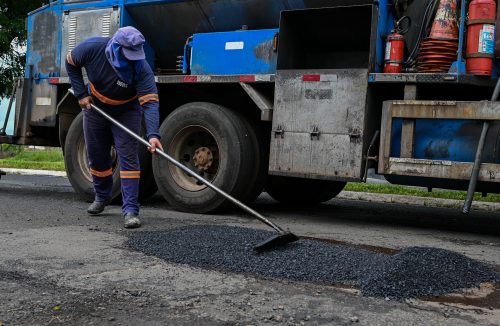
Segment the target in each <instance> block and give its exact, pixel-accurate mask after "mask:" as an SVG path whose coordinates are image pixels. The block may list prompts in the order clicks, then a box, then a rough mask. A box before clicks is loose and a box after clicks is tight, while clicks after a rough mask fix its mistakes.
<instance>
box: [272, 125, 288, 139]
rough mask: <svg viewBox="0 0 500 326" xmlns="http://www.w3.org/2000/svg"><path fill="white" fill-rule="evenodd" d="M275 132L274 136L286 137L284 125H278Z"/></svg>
mask: <svg viewBox="0 0 500 326" xmlns="http://www.w3.org/2000/svg"><path fill="white" fill-rule="evenodd" d="M273 132H274V138H285V130H284V129H283V127H282V126H280V125H278V127H277V128H276V130H274V131H273Z"/></svg>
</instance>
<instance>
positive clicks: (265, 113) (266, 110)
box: [240, 82, 273, 121]
mask: <svg viewBox="0 0 500 326" xmlns="http://www.w3.org/2000/svg"><path fill="white" fill-rule="evenodd" d="M240 85H241V87H242V88H243V90H244V91H245V92H246V93H247V94H248V96H250V98H251V99H252V100H253V102H254V103H255V104H256V105H257V107H258V108H259V109H260V111H261V120H262V121H272V120H273V103H272V100H270V99H268V98H267V97H266V96H265V95H264V94H263V93H262V92H260V91H259V90H258V89H256V88H255V87H254V86H252V85H250V84H247V83H241V82H240Z"/></svg>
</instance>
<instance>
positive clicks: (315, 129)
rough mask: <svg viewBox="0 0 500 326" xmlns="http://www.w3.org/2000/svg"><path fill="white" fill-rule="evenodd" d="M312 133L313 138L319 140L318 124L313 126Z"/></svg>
mask: <svg viewBox="0 0 500 326" xmlns="http://www.w3.org/2000/svg"><path fill="white" fill-rule="evenodd" d="M309 134H310V135H311V140H319V136H320V134H321V133H320V132H319V128H318V126H313V130H312V131H311V132H310V133H309Z"/></svg>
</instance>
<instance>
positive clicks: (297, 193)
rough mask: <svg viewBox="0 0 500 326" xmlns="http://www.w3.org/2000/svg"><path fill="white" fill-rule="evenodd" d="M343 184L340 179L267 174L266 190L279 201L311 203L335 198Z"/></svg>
mask: <svg viewBox="0 0 500 326" xmlns="http://www.w3.org/2000/svg"><path fill="white" fill-rule="evenodd" d="M345 185H346V183H345V182H340V181H327V180H316V179H302V178H291V177H281V176H268V180H267V184H266V192H267V193H268V194H269V195H270V196H271V197H273V198H274V199H275V200H277V201H279V202H281V203H286V204H292V205H294V204H298V205H304V204H306V205H312V204H319V203H323V202H326V201H329V200H330V199H332V198H335V197H336V196H337V195H338V194H339V193H340V192H341V191H342V189H344V187H345Z"/></svg>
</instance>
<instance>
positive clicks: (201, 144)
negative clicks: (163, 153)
mask: <svg viewBox="0 0 500 326" xmlns="http://www.w3.org/2000/svg"><path fill="white" fill-rule="evenodd" d="M169 153H170V155H172V156H173V157H174V158H175V159H176V160H177V161H179V162H181V163H183V164H184V165H185V166H186V167H188V168H189V169H191V170H193V171H195V172H199V174H200V175H201V176H202V177H203V178H205V179H206V180H208V181H211V182H212V181H213V180H215V178H216V177H217V174H218V172H219V166H220V149H219V144H218V143H217V141H216V140H215V137H214V136H213V134H212V133H211V132H210V131H209V130H208V129H206V128H205V127H202V126H198V125H196V126H187V127H185V128H183V129H182V130H181V131H179V132H178V133H177V134H176V135H175V136H174V138H173V139H172V141H171V142H170V146H169ZM169 170H170V174H171V175H172V178H173V179H174V181H175V183H176V184H177V185H178V186H179V187H181V188H182V189H184V190H187V191H193V192H195V191H201V190H203V189H205V188H206V186H205V185H204V184H201V183H200V182H199V181H198V180H196V179H195V178H193V177H192V176H190V175H189V174H187V173H186V172H184V171H182V170H181V169H179V168H177V167H175V166H174V165H173V164H169Z"/></svg>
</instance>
